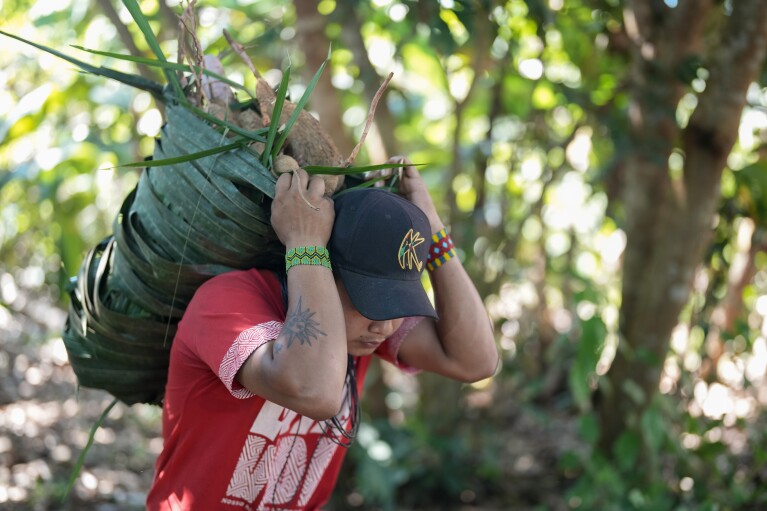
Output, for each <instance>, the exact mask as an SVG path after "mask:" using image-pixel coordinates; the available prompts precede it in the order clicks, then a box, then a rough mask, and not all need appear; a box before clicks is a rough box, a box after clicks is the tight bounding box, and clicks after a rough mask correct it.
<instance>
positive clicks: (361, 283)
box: [336, 267, 439, 321]
mask: <svg viewBox="0 0 767 511" xmlns="http://www.w3.org/2000/svg"><path fill="white" fill-rule="evenodd" d="M336 270H337V271H338V273H339V274H340V275H341V280H342V281H343V283H344V287H345V288H346V292H347V293H348V294H349V298H350V299H351V301H352V304H354V307H355V308H356V309H357V310H358V311H359V312H360V314H362V315H363V316H365V317H366V318H368V319H372V320H373V321H384V320H387V319H396V318H405V317H410V316H424V317H430V318H434V319H439V317H438V316H437V312H436V311H435V310H434V307H433V306H432V304H431V301H429V296H428V295H427V294H426V290H425V289H424V288H423V286H422V285H421V283H420V282H419V281H417V280H394V279H382V278H379V277H371V276H369V275H362V274H359V273H356V272H353V271H350V270H346V269H344V268H338V267H336Z"/></svg>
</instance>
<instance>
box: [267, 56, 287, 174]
mask: <svg viewBox="0 0 767 511" xmlns="http://www.w3.org/2000/svg"><path fill="white" fill-rule="evenodd" d="M288 80H290V66H288V67H287V68H286V69H285V74H283V75H282V81H280V87H279V88H278V89H277V99H276V100H275V103H274V110H272V121H271V123H270V124H269V134H268V135H267V137H266V147H265V148H264V154H262V155H261V163H263V164H264V165H266V163H267V162H268V161H269V157H270V156H273V154H272V153H274V155H276V154H277V151H274V152H273V151H272V146H273V144H274V138H275V136H276V135H277V130H278V129H279V128H280V116H281V115H282V105H284V104H285V97H286V96H287V94H288ZM288 129H289V128H287V127H286V128H285V130H284V131H283V132H282V134H283V135H285V134H286V133H287V132H288ZM282 138H283V137H282V136H281V137H280V139H282Z"/></svg>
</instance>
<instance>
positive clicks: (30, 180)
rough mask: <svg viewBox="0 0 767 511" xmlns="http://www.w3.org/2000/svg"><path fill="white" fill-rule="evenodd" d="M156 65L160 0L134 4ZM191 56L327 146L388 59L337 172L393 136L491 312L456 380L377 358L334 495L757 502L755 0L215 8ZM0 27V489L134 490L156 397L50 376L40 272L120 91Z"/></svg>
mask: <svg viewBox="0 0 767 511" xmlns="http://www.w3.org/2000/svg"><path fill="white" fill-rule="evenodd" d="M141 7H142V10H143V11H144V13H145V14H146V15H147V16H148V17H149V18H150V19H151V23H152V27H153V29H154V31H155V33H157V34H158V37H159V39H160V40H161V42H162V44H163V49H164V50H165V53H166V55H168V56H169V57H170V58H175V55H176V47H177V46H176V45H177V37H178V22H177V18H176V15H177V14H179V13H180V10H181V7H180V6H179V5H178V4H177V3H175V2H174V1H172V0H171V1H169V2H167V3H163V0H159V1H145V2H141ZM0 12H2V16H1V17H0V30H3V31H6V32H10V33H13V34H16V35H19V36H22V37H24V38H26V39H28V40H32V41H35V42H37V43H40V44H44V45H46V46H49V47H52V48H56V49H58V50H60V51H64V52H65V53H69V54H72V55H74V56H76V57H78V58H80V59H82V60H85V61H87V62H91V63H93V64H95V65H102V64H103V65H107V66H109V67H113V68H116V69H123V70H126V71H129V72H136V71H138V72H140V73H142V74H144V75H145V76H148V77H152V78H153V79H155V80H162V77H161V76H159V75H158V74H156V71H155V70H153V69H149V68H135V67H133V66H132V65H130V64H128V63H126V62H124V61H119V60H115V59H111V60H110V59H105V58H102V57H97V56H95V55H92V54H87V53H84V52H81V51H79V50H77V49H74V48H71V47H70V45H80V46H83V47H86V48H91V49H98V50H104V51H112V52H118V53H130V54H133V55H141V56H147V57H149V56H151V54H150V52H149V49H148V48H147V47H146V44H145V43H144V41H143V39H142V37H141V35H140V32H139V30H138V29H137V27H136V26H135V25H134V24H133V22H132V20H131V18H130V16H129V14H128V12H127V10H126V9H125V8H124V7H123V6H122V4H120V2H118V1H117V0H87V1H81V2H72V1H69V0H62V1H60V2H49V1H45V0H39V1H26V0H0ZM197 12H198V14H199V22H200V28H199V31H198V35H199V36H200V40H201V43H202V45H203V48H205V51H206V53H215V54H219V55H220V56H221V58H222V61H223V62H224V66H225V68H226V70H227V76H229V77H230V78H232V79H235V80H237V81H240V82H241V83H243V84H245V85H246V86H248V87H251V88H252V87H253V85H254V80H253V77H252V76H251V75H250V74H249V72H248V70H247V69H246V68H245V67H244V66H242V64H241V63H240V62H239V60H238V59H236V58H234V56H233V55H232V54H231V52H230V51H229V46H228V44H227V43H226V41H225V39H224V37H223V35H222V30H223V29H227V30H229V31H231V32H232V33H233V34H234V35H235V36H236V38H237V39H238V40H239V41H240V42H243V43H244V44H246V46H247V49H248V52H249V54H250V56H251V57H252V59H253V60H254V62H255V64H256V66H257V67H258V68H259V69H260V70H261V72H262V73H263V74H264V75H265V76H266V77H267V78H268V79H270V80H271V81H272V83H277V82H279V78H280V70H281V69H284V68H285V66H286V65H287V63H288V62H290V63H291V65H292V66H293V69H294V70H301V71H302V72H303V75H300V74H299V73H295V74H294V78H293V83H292V85H291V90H290V92H291V95H292V96H294V97H300V95H301V93H302V92H303V90H304V88H305V86H306V83H307V82H308V81H309V79H310V78H311V76H312V75H313V74H314V72H315V71H316V69H317V68H318V67H319V65H320V64H321V62H322V60H323V59H324V58H325V57H326V55H327V52H328V48H331V53H330V65H329V66H328V69H327V70H326V72H325V74H324V75H323V80H322V81H321V82H320V84H319V85H318V86H317V88H316V89H315V91H314V93H313V96H312V100H311V102H310V109H311V110H312V111H313V112H314V113H316V114H317V115H318V116H319V118H320V119H321V121H322V123H323V125H324V126H325V127H326V128H327V129H328V131H329V132H330V133H331V134H332V135H333V136H334V138H335V140H336V142H337V144H338V146H339V148H340V149H341V152H342V153H348V152H349V151H350V150H351V148H352V147H353V145H354V144H355V142H356V140H357V139H358V138H359V136H360V133H361V130H362V127H363V125H364V122H365V118H366V115H367V111H368V107H369V105H370V102H371V100H372V98H373V96H374V94H375V92H376V90H377V89H378V87H379V85H380V84H381V82H382V81H383V79H384V77H385V76H386V75H387V74H388V73H389V72H390V71H393V72H394V79H393V80H392V82H391V84H390V86H389V87H388V89H387V91H386V94H385V96H384V100H383V101H381V103H380V104H379V107H378V110H377V113H376V123H375V125H374V127H373V130H372V132H371V135H370V136H369V137H368V139H367V142H366V145H365V147H364V149H363V153H362V155H361V157H360V159H359V160H358V161H359V162H360V163H367V162H369V163H381V162H383V161H384V160H385V159H386V158H387V157H388V156H390V155H394V154H407V155H408V156H409V157H410V158H411V159H412V160H413V161H415V162H419V163H426V164H427V165H426V166H425V167H423V170H422V172H423V174H424V176H425V178H426V179H427V182H428V183H429V184H430V187H431V189H432V193H433V196H434V198H435V202H436V203H437V204H438V207H440V208H441V213H442V215H443V217H444V218H445V220H446V221H447V222H448V223H449V225H450V228H451V232H452V236H453V238H454V240H455V241H456V244H457V245H458V246H459V249H460V256H461V258H462V260H463V261H464V263H465V265H466V266H467V268H468V269H469V271H470V273H471V275H472V276H473V278H474V280H475V282H476V285H477V287H478V289H479V290H480V293H481V294H482V296H483V297H484V299H485V301H486V304H487V310H488V313H489V314H490V317H491V319H492V321H493V323H494V325H495V330H496V335H497V340H498V347H499V350H500V352H501V354H502V365H501V367H500V368H499V370H498V372H497V374H496V375H495V376H494V377H493V378H491V379H489V380H486V381H482V382H479V383H477V384H474V385H468V386H461V385H458V384H452V383H449V382H445V381H444V380H443V379H439V378H436V377H431V376H429V375H420V376H418V377H415V378H414V377H409V376H404V375H402V374H399V373H398V372H396V371H393V370H392V368H391V367H388V366H386V365H385V364H380V365H376V366H374V369H375V370H374V371H373V372H372V374H371V376H370V377H369V380H368V382H367V384H368V390H367V395H366V399H365V401H366V404H365V424H364V425H363V427H362V428H361V431H360V435H359V438H358V441H357V442H356V444H355V445H354V446H353V447H352V448H351V452H350V454H349V457H348V459H347V463H346V465H345V467H344V470H343V473H342V477H341V479H340V481H339V486H338V489H337V491H336V494H335V496H334V499H333V503H332V507H331V508H332V509H383V510H393V509H521V510H527V509H530V510H544V509H552V510H565V509H585V510H613V509H614V510H634V509H636V510H640V509H641V510H653V511H655V510H659V511H660V510H736V509H737V510H740V509H744V510H750V509H753V510H756V509H765V508H767V469H765V466H767V464H766V463H765V461H767V438H766V437H765V425H766V424H767V420H765V413H764V409H765V404H767V381H765V377H766V373H767V340H766V338H765V335H766V334H767V329H766V328H765V316H767V296H765V293H763V292H762V291H765V292H767V270H766V268H767V257H766V256H765V247H767V237H766V236H765V234H766V231H765V228H766V227H767V216H766V215H767V163H766V162H765V159H764V157H765V151H764V149H765V141H767V131H766V130H767V89H766V88H765V87H766V86H767V83H766V80H767V75H766V74H765V49H766V48H767V42H765V41H767V3H764V2H763V1H761V0H739V1H737V2H735V1H729V0H728V1H713V0H665V1H660V0H654V1H650V2H641V1H622V0H569V1H567V2H565V1H564V0H507V1H501V0H497V1H491V0H463V1H462V0H440V1H438V2H437V1H433V2H431V1H430V2H416V1H411V0H372V1H355V0H322V1H320V2H309V1H304V0H296V1H294V2H289V1H286V0H268V1H267V0H220V1H205V2H200V3H199V4H198V6H197ZM0 38H1V40H2V43H0V83H2V84H3V87H2V88H0V206H1V207H2V209H1V210H0V343H2V346H3V351H2V352H0V376H1V377H2V378H0V380H2V385H0V407H1V408H0V410H2V413H0V459H2V460H3V463H2V467H0V503H2V504H3V506H8V508H9V509H100V510H107V509H134V508H136V509H139V508H141V503H142V502H143V500H142V499H143V495H144V494H145V493H146V491H147V490H148V485H149V483H150V481H151V471H152V463H153V461H154V457H155V456H156V454H157V453H158V452H159V448H160V446H161V440H159V438H158V435H159V409H157V408H155V407H151V406H149V405H135V406H133V407H130V408H128V407H124V406H118V407H117V408H116V411H115V412H113V413H112V414H111V415H110V417H109V418H108V419H107V422H106V423H105V425H104V427H103V428H102V429H101V430H100V433H99V434H98V435H97V436H96V444H95V446H94V450H93V452H92V455H89V458H88V459H86V463H85V469H84V471H83V473H82V475H81V476H80V477H79V479H78V481H77V483H76V485H75V491H74V492H73V494H72V496H71V497H70V498H69V500H67V501H64V503H62V502H60V498H61V495H62V494H63V488H64V487H65V485H66V480H67V478H68V475H69V471H70V470H71V467H72V466H73V465H74V459H75V458H76V456H77V454H78V453H79V451H80V449H82V447H83V446H84V444H85V441H86V438H87V430H88V429H89V428H90V426H91V424H92V423H93V420H94V418H95V417H97V416H98V414H99V413H100V410H101V409H103V407H104V404H105V403H106V402H108V401H109V396H107V395H105V393H103V392H99V391H88V390H87V389H81V390H79V391H76V390H75V387H74V379H73V376H72V374H71V371H69V369H68V367H67V363H66V354H65V352H64V351H63V344H62V341H61V338H60V336H61V327H62V324H63V320H64V315H65V310H66V307H67V298H66V283H67V282H68V280H69V278H70V277H71V276H73V275H75V274H76V273H77V270H78V267H79V265H80V263H81V261H82V259H83V257H84V255H85V253H86V251H87V250H88V249H90V248H91V247H92V246H94V245H95V244H96V243H98V241H100V240H101V238H103V237H104V236H106V235H107V234H109V233H110V232H111V223H112V221H113V220H114V218H115V215H116V213H117V210H118V208H119V206H120V204H121V203H122V200H123V199H124V198H125V196H126V195H127V194H128V192H129V191H130V190H131V188H132V187H133V186H134V185H135V183H136V182H137V178H138V174H137V173H136V171H134V170H127V169H121V168H119V167H116V166H118V165H120V164H124V163H128V162H132V161H137V160H140V159H142V158H144V157H146V156H148V155H150V154H151V153H152V149H153V145H154V137H155V136H157V135H158V133H159V130H160V128H161V126H162V123H163V112H162V111H161V106H159V105H157V104H155V103H154V101H153V100H152V98H151V96H150V95H149V94H148V93H142V92H138V91H135V90H132V89H130V88H129V87H126V86H123V85H120V84H117V83H115V82H110V81H108V80H106V79H103V78H99V77H94V76H90V75H87V74H83V73H80V72H79V71H78V70H77V69H75V68H74V67H73V66H72V65H70V64H68V63H67V62H65V61H63V60H60V59H58V58H56V57H53V56H51V55H48V54H46V53H44V52H41V51H39V50H37V49H34V48H32V47H29V46H26V45H23V44H21V43H19V42H17V41H15V40H12V39H10V38H7V37H1V36H0Z"/></svg>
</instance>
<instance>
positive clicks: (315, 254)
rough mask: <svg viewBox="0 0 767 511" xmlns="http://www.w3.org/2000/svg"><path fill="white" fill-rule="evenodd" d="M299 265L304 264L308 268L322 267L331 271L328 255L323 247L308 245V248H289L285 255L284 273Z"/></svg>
mask: <svg viewBox="0 0 767 511" xmlns="http://www.w3.org/2000/svg"><path fill="white" fill-rule="evenodd" d="M299 264H306V265H310V266H324V267H325V268H327V269H329V270H332V269H333V268H332V266H330V253H329V252H328V249H326V248H325V247H316V246H314V245H309V246H308V247H296V248H291V249H290V250H288V252H287V253H286V254H285V271H286V272H287V271H288V270H289V269H291V268H292V267H294V266H298V265H299Z"/></svg>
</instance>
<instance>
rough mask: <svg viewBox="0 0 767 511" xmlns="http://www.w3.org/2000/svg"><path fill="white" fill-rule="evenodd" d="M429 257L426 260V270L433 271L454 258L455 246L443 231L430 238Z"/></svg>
mask: <svg viewBox="0 0 767 511" xmlns="http://www.w3.org/2000/svg"><path fill="white" fill-rule="evenodd" d="M431 241H432V244H431V246H430V247H429V256H428V257H427V258H426V269H427V270H429V271H434V270H436V269H437V268H439V267H440V266H442V265H443V264H445V263H446V262H448V261H449V260H451V259H452V258H454V257H455V256H456V253H455V245H454V244H453V240H452V239H450V235H448V233H447V231H446V230H445V229H441V230H440V231H439V232H437V233H436V234H432V236H431Z"/></svg>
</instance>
